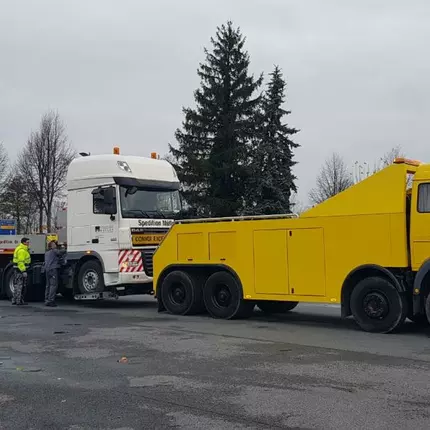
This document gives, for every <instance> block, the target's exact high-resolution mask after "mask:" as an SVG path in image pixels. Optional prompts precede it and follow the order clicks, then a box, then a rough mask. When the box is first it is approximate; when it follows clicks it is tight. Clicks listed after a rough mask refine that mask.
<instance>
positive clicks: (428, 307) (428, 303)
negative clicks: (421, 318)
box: [425, 294, 430, 324]
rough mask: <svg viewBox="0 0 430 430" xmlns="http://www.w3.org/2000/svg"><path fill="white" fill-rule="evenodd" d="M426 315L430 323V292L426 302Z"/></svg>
mask: <svg viewBox="0 0 430 430" xmlns="http://www.w3.org/2000/svg"><path fill="white" fill-rule="evenodd" d="M425 309H426V316H427V321H428V322H429V324H430V294H427V298H426V302H425Z"/></svg>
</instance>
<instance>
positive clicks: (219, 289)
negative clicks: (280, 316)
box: [203, 272, 255, 319]
mask: <svg viewBox="0 0 430 430" xmlns="http://www.w3.org/2000/svg"><path fill="white" fill-rule="evenodd" d="M203 299H204V302H205V306H206V309H207V311H208V312H209V314H210V316H211V317H213V318H223V319H234V318H247V317H249V316H251V315H252V311H253V310H254V307H255V302H251V301H246V300H243V293H242V288H241V286H240V284H239V283H238V281H237V280H236V278H235V277H234V276H232V275H231V274H230V273H228V272H216V273H214V274H213V275H211V276H210V277H209V279H208V280H207V281H206V284H205V287H204V289H203Z"/></svg>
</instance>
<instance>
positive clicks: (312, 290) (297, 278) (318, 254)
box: [288, 228, 326, 296]
mask: <svg viewBox="0 0 430 430" xmlns="http://www.w3.org/2000/svg"><path fill="white" fill-rule="evenodd" d="M288 275H289V276H288V277H289V287H290V294H295V295H299V296H325V294H326V293H325V287H326V285H325V251H324V233H323V229H322V228H308V229H296V230H289V231H288Z"/></svg>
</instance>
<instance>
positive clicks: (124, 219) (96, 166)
mask: <svg viewBox="0 0 430 430" xmlns="http://www.w3.org/2000/svg"><path fill="white" fill-rule="evenodd" d="M67 196H68V202H67V262H68V265H69V268H70V270H69V277H70V279H69V281H68V282H65V283H64V288H66V291H65V293H66V294H65V295H67V294H68V295H73V296H74V297H75V298H76V299H98V298H103V297H105V296H118V295H125V294H153V287H152V256H153V253H154V251H155V248H156V247H157V245H158V244H159V243H160V242H161V240H162V239H163V237H164V235H165V234H166V232H167V231H168V229H169V228H170V226H171V225H172V224H173V222H174V219H175V218H177V217H178V215H179V214H180V211H181V199H180V196H179V180H178V177H177V175H176V172H175V170H174V168H173V166H172V165H171V164H170V163H168V162H167V161H164V160H159V159H157V158H156V157H154V155H152V158H146V157H135V156H124V155H120V154H119V151H118V150H116V149H115V150H114V154H108V155H89V156H83V157H80V158H77V159H75V160H73V161H72V163H71V164H70V167H69V170H68V174H67Z"/></svg>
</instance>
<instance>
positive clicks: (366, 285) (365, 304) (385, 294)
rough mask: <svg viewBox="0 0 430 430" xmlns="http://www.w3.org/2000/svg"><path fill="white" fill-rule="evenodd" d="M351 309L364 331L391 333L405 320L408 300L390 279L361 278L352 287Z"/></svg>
mask: <svg viewBox="0 0 430 430" xmlns="http://www.w3.org/2000/svg"><path fill="white" fill-rule="evenodd" d="M351 311H352V315H353V316H354V318H355V320H356V322H357V324H358V325H359V326H360V327H361V328H362V329H363V330H364V331H368V332H372V333H391V332H393V331H395V330H397V329H398V328H399V327H400V326H401V325H402V324H403V323H404V321H405V319H406V315H407V314H408V304H407V301H406V299H405V298H404V297H403V296H402V295H401V294H400V293H399V292H398V291H397V289H396V287H395V286H394V285H393V284H392V283H391V282H390V281H388V280H386V279H384V278H379V277H371V278H366V279H363V280H362V281H360V282H359V283H358V284H357V285H356V287H355V288H354V290H353V291H352V294H351Z"/></svg>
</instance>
